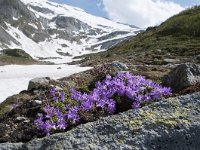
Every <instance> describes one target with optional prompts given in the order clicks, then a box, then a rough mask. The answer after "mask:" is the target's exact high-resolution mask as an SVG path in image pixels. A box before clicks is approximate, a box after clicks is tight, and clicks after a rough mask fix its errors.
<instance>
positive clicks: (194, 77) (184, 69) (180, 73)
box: [162, 64, 200, 91]
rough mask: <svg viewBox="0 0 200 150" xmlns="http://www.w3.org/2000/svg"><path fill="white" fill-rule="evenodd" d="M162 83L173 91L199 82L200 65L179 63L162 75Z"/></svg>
mask: <svg viewBox="0 0 200 150" xmlns="http://www.w3.org/2000/svg"><path fill="white" fill-rule="evenodd" d="M162 83H163V85H165V86H169V87H171V88H172V90H173V91H179V90H181V89H183V88H185V87H188V86H192V85H195V84H199V83H200V66H199V65H196V64H181V65H179V66H177V67H175V68H174V69H173V70H172V71H171V72H170V73H169V74H168V75H166V76H164V77H163V79H162Z"/></svg>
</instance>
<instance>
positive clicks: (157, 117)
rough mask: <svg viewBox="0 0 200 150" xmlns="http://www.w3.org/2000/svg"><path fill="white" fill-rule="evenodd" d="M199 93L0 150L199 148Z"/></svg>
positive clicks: (183, 149) (8, 145)
mask: <svg viewBox="0 0 200 150" xmlns="http://www.w3.org/2000/svg"><path fill="white" fill-rule="evenodd" d="M199 108H200V93H194V94H191V95H186V96H180V97H176V98H169V99H167V100H165V101H161V102H157V103H154V104H151V105H149V106H146V107H143V108H141V109H138V110H129V111H127V112H124V113H121V114H119V115H113V116H109V117H106V118H102V119H100V120H98V121H96V122H92V123H87V124H85V125H80V126H78V127H77V128H75V129H73V130H71V131H68V132H66V133H59V134H54V135H51V136H49V137H46V138H42V139H34V140H32V141H30V142H28V143H15V144H14V143H3V144H0V149H1V150H8V149H9V150H23V149H24V150H26V149H31V150H39V149H68V150H69V149H73V150H74V149H84V150H87V149H98V150H102V149H103V150H107V149H109V150H110V149H113V150H114V149H127V150H131V149H144V150H145V149H148V150H151V149H152V150H153V149H159V150H166V149H168V150H172V149H173V150H179V149H181V150H188V149H192V150H198V149H199V145H200V109H199Z"/></svg>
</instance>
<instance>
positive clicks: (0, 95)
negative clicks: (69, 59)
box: [0, 65, 91, 103]
mask: <svg viewBox="0 0 200 150" xmlns="http://www.w3.org/2000/svg"><path fill="white" fill-rule="evenodd" d="M58 68H60V69H58ZM88 69H91V67H79V66H72V65H29V66H22V65H8V66H0V103H1V102H3V101H4V100H5V99H6V98H7V97H8V96H11V95H13V94H17V93H19V92H20V91H22V90H26V89H27V87H28V83H29V81H30V80H31V79H33V78H36V77H51V78H54V79H57V78H61V77H66V76H69V75H72V74H74V73H78V72H81V71H85V70H88Z"/></svg>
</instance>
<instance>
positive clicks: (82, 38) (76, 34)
mask: <svg viewBox="0 0 200 150" xmlns="http://www.w3.org/2000/svg"><path fill="white" fill-rule="evenodd" d="M0 20H1V23H0V43H1V44H0V49H1V50H2V49H7V48H20V49H23V50H25V51H26V52H27V53H28V54H30V55H31V56H32V57H33V58H37V59H44V58H49V59H53V58H54V59H58V60H60V59H62V58H65V60H64V61H65V62H66V61H69V60H70V58H72V57H73V56H77V55H81V54H84V53H92V52H96V51H100V50H105V49H107V48H110V47H112V46H114V45H116V44H117V43H119V42H120V41H123V40H124V39H126V38H128V37H130V36H133V35H135V34H136V33H138V31H139V30H140V29H139V28H137V27H134V26H128V25H123V24H120V23H115V22H113V21H110V20H108V19H105V18H101V17H96V16H92V15H90V14H88V13H87V12H85V11H84V10H82V9H80V8H76V7H72V6H68V5H63V4H62V5H61V4H57V3H54V2H50V1H47V0H36V1H31V0H1V1H0ZM60 61H62V60H60Z"/></svg>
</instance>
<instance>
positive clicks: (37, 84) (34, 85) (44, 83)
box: [28, 77, 50, 91]
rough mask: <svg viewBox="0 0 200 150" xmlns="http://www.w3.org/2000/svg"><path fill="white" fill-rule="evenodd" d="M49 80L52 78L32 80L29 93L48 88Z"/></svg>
mask: <svg viewBox="0 0 200 150" xmlns="http://www.w3.org/2000/svg"><path fill="white" fill-rule="evenodd" d="M49 80H50V78H48V77H45V78H34V79H32V80H30V81H29V84H28V91H31V90H34V89H39V88H46V87H48V86H49V83H50V82H49Z"/></svg>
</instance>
